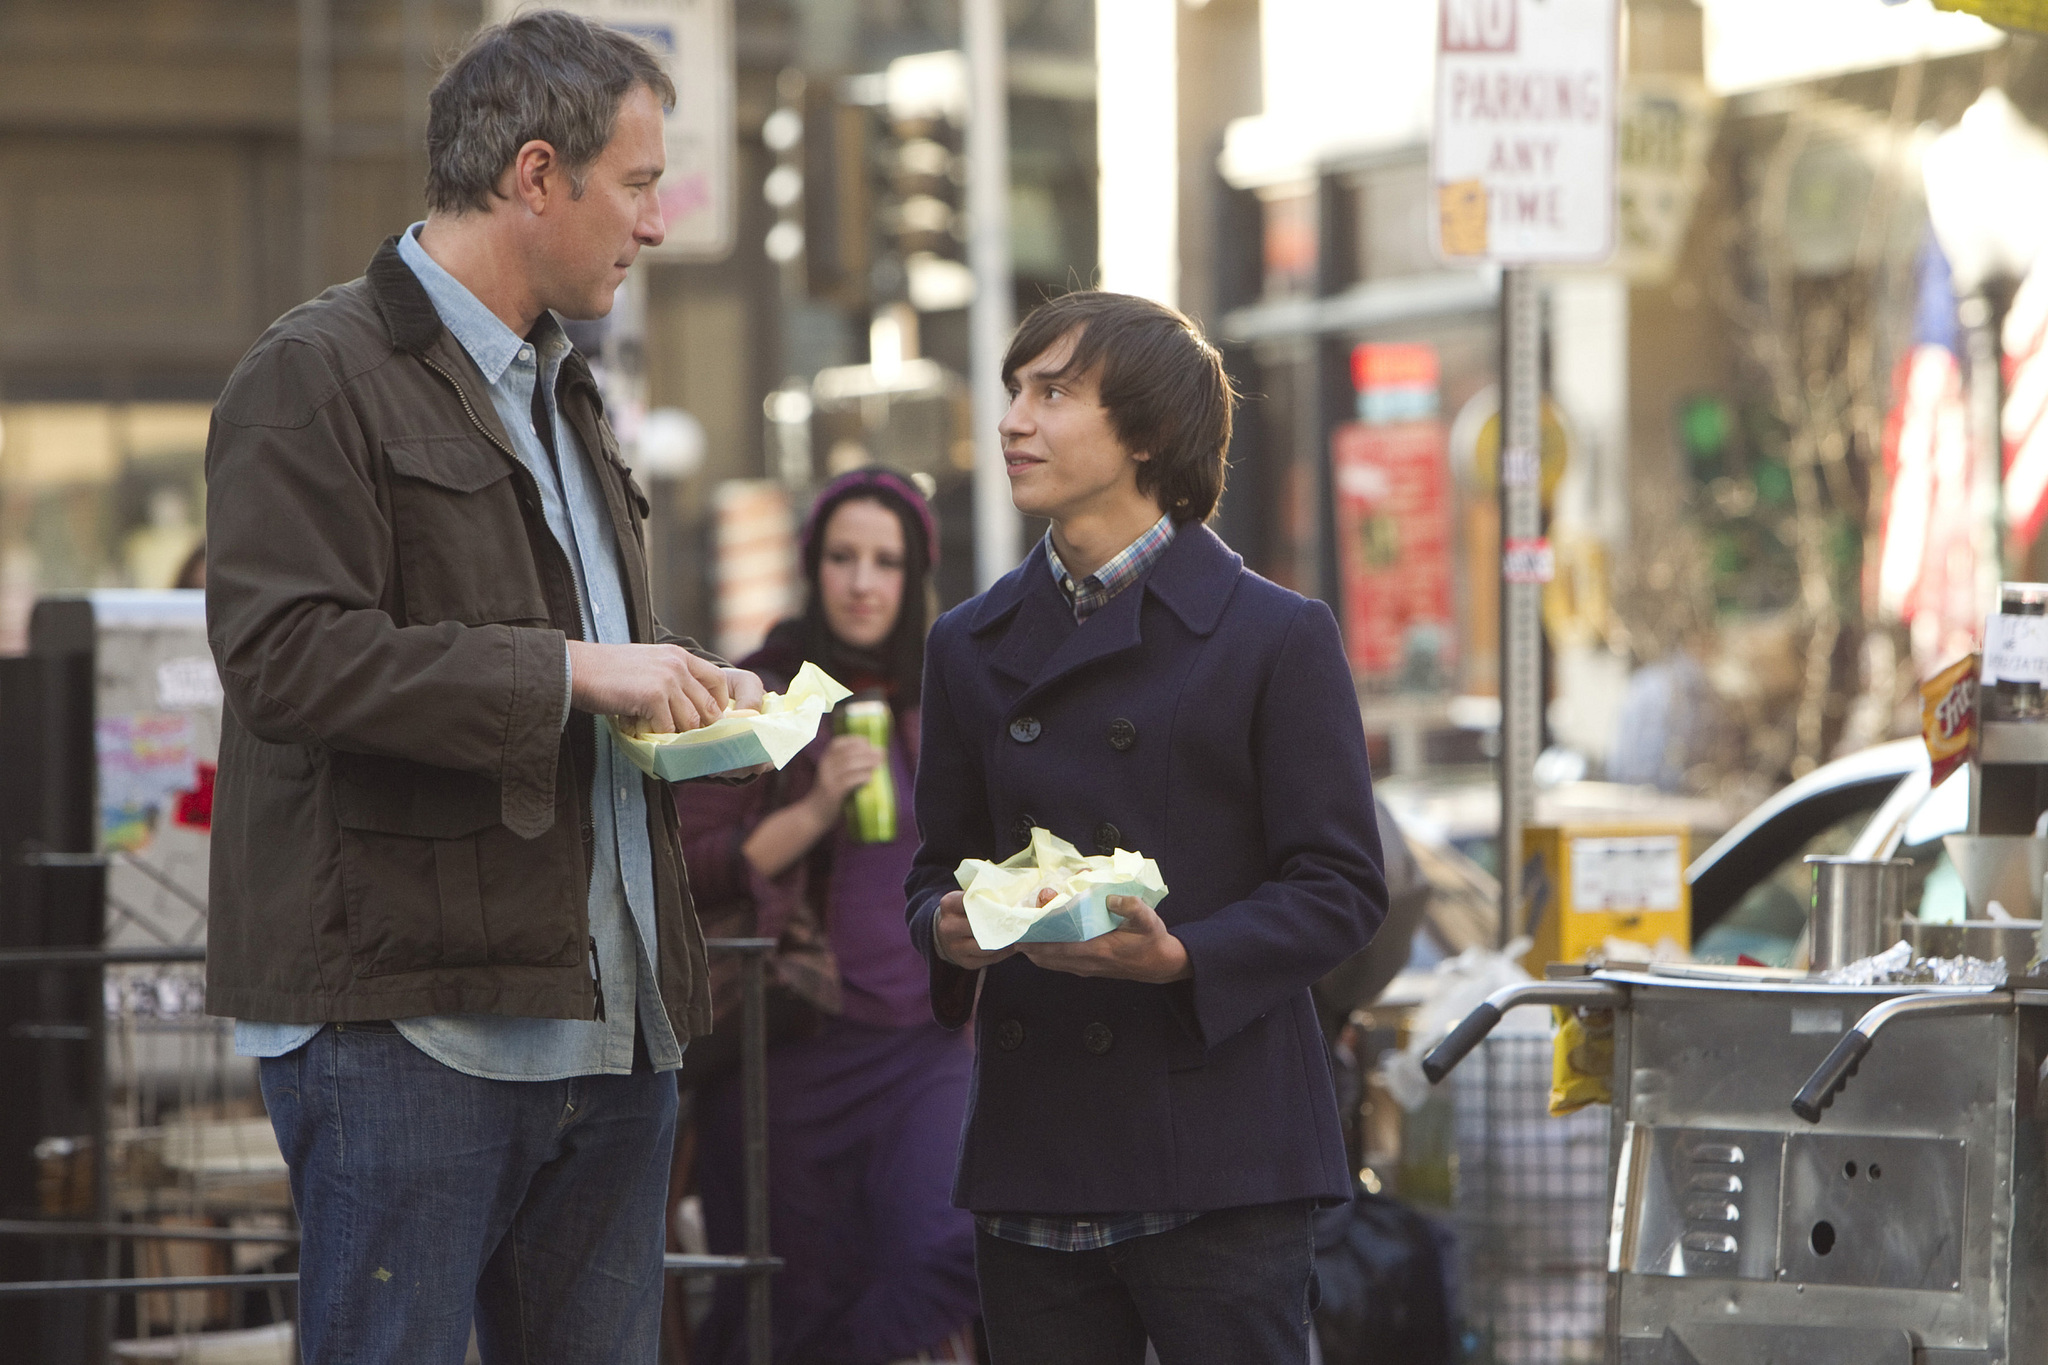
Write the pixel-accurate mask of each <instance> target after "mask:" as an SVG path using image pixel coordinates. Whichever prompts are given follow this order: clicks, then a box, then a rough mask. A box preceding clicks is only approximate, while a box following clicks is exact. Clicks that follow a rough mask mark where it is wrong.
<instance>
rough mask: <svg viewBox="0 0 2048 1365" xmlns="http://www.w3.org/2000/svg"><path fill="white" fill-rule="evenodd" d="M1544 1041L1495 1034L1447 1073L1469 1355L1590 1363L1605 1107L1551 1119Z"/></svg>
mask: <svg viewBox="0 0 2048 1365" xmlns="http://www.w3.org/2000/svg"><path fill="white" fill-rule="evenodd" d="M1550 1068H1551V1041H1550V1039H1549V1038H1547V1037H1509V1038H1502V1037H1498V1036H1496V1037H1494V1038H1491V1039H1489V1040H1488V1041H1486V1042H1485V1043H1483V1044H1481V1045H1480V1046H1479V1047H1478V1048H1477V1049H1476V1050H1475V1051H1474V1052H1473V1053H1472V1055H1471V1056H1470V1057H1468V1058H1466V1059H1465V1061H1464V1063H1463V1064H1462V1065H1461V1066H1459V1068H1458V1069H1457V1070H1456V1071H1454V1072H1452V1073H1451V1080H1452V1104H1453V1114H1454V1116H1453V1120H1452V1125H1453V1143H1454V1149H1455V1151H1456V1153H1457V1166H1456V1178H1455V1187H1456V1196H1455V1199H1456V1205H1455V1207H1456V1218H1457V1225H1458V1245H1459V1249H1460V1256H1461V1259H1462V1262H1463V1264H1462V1267H1461V1269H1462V1272H1463V1273H1462V1280H1463V1298H1464V1304H1465V1324H1466V1330H1467V1335H1468V1340H1470V1341H1471V1342H1472V1345H1473V1352H1472V1355H1471V1357H1470V1358H1471V1359H1472V1360H1474V1361H1479V1362H1487V1365H1590V1363H1591V1362H1597V1361H1599V1360H1600V1359H1601V1358H1602V1351H1603V1349H1604V1347H1603V1343H1604V1338H1605V1332H1606V1286H1607V1260H1606V1237H1607V1212H1608V1210H1607V1154H1608V1143H1609V1132H1608V1124H1609V1117H1610V1116H1609V1113H1608V1108H1607V1106H1606V1105H1601V1104H1596V1105H1589V1106H1587V1107H1586V1108H1584V1109H1581V1110H1579V1111H1578V1112H1577V1113H1575V1114H1568V1115H1565V1116H1564V1117H1562V1118H1552V1117H1550V1112H1549V1106H1550Z"/></svg>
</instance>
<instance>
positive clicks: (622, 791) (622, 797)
mask: <svg viewBox="0 0 2048 1365" xmlns="http://www.w3.org/2000/svg"><path fill="white" fill-rule="evenodd" d="M625 799H626V789H625V788H624V787H621V788H619V800H621V801H623V800H625Z"/></svg>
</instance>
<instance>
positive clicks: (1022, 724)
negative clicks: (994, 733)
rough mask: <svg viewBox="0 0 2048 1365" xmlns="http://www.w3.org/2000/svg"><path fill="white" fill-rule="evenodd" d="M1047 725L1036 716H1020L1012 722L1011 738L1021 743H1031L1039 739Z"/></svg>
mask: <svg viewBox="0 0 2048 1365" xmlns="http://www.w3.org/2000/svg"><path fill="white" fill-rule="evenodd" d="M1044 728H1045V727H1044V726H1042V725H1040V724H1039V723H1038V717H1036V716H1019V717H1017V719H1015V720H1013V721H1011V722H1010V738H1011V739H1014V740H1016V741H1017V742H1018V743H1019V744H1029V743H1030V742H1031V741H1032V740H1034V739H1037V738H1038V736H1039V732H1040V731H1042V730H1043V729H1044Z"/></svg>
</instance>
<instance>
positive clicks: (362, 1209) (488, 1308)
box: [263, 1024, 676, 1365]
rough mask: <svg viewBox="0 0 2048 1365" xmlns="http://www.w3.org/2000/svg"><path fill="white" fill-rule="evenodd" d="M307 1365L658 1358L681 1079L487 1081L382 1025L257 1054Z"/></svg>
mask: <svg viewBox="0 0 2048 1365" xmlns="http://www.w3.org/2000/svg"><path fill="white" fill-rule="evenodd" d="M263 1100H264V1103H265V1104H266V1105H267V1106H269V1109H270V1121H271V1126H272V1127H274V1128H275V1129H276V1130H277V1140H278V1144H279V1146H281V1147H282V1148H283V1149H284V1156H285V1160H286V1161H287V1162H288V1163H289V1164H290V1166H291V1180H292V1202H293V1203H294V1204H295V1205H296V1206H297V1208H298V1212H299V1222H300V1224H301V1226H302V1227H303V1229H304V1242H303V1243H302V1245H301V1246H300V1249H299V1351H300V1358H301V1359H302V1360H303V1361H304V1362H305V1365H387V1363H388V1365H443V1363H444V1362H445V1365H460V1362H461V1360H462V1357H463V1351H464V1348H465V1347H466V1346H467V1344H468V1341H469V1329H470V1323H471V1321H472V1318H473V1319H474V1321H475V1324H476V1332H477V1343H478V1346H479V1347H480V1349H481V1350H482V1353H483V1358H484V1360H485V1361H486V1362H489V1365H500V1363H501V1362H517V1363H518V1365H585V1363H586V1362H587V1365H654V1361H655V1359H656V1357H657V1354H658V1351H659V1343H660V1328H661V1294H662V1266H661V1256H662V1248H663V1243H664V1241H665V1235H664V1213H663V1205H664V1203H665V1201H666V1199H667V1190H668V1170H669V1159H670V1154H671V1152H672V1150H673V1147H674V1141H675V1123H676V1085H675V1076H674V1074H673V1073H669V1072H664V1073H656V1072H653V1071H647V1070H636V1071H635V1072H634V1073H633V1074H632V1075H629V1076H579V1077H574V1078H572V1079H569V1080H565V1081H487V1080H481V1079H478V1078H476V1077H474V1076H468V1075H465V1074H463V1073H462V1072H459V1071H455V1070H453V1069H451V1068H449V1067H446V1066H443V1065H442V1064H441V1063H439V1062H437V1061H435V1060H434V1059H433V1058H431V1057H429V1056H427V1055H426V1054H425V1053H424V1052H421V1051H420V1050H419V1049H418V1048H416V1047H414V1046H413V1045H412V1044H411V1043H409V1042H407V1041H406V1040H405V1039H404V1037H402V1036H401V1035H400V1034H399V1033H398V1031H397V1030H396V1029H395V1028H393V1027H391V1026H390V1025H389V1024H335V1025H329V1026H328V1027H326V1028H324V1029H322V1030H321V1031H320V1032H319V1033H318V1034H317V1035H316V1036H315V1037H314V1038H313V1039H312V1041H311V1042H309V1043H307V1044H306V1045H305V1046H304V1047H302V1048H300V1049H298V1050H297V1051H296V1052H290V1053H287V1054H286V1055H284V1056H282V1057H268V1058H265V1059H264V1061H263Z"/></svg>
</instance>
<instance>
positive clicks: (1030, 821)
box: [1010, 815, 1038, 848]
mask: <svg viewBox="0 0 2048 1365" xmlns="http://www.w3.org/2000/svg"><path fill="white" fill-rule="evenodd" d="M1037 827H1038V817H1037V816H1035V815H1020V816H1018V817H1017V820H1016V823H1015V824H1013V825H1011V826H1010V837H1011V838H1012V839H1015V840H1016V841H1017V846H1018V847H1019V848H1022V847H1024V846H1025V845H1026V844H1029V843H1030V842H1031V831H1032V830H1034V829H1036V828H1037Z"/></svg>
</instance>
